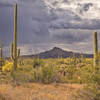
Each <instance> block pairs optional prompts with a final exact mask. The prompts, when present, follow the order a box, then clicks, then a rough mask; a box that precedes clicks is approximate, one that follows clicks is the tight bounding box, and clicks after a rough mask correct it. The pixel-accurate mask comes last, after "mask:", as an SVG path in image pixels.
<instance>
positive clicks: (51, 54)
mask: <svg viewBox="0 0 100 100" xmlns="http://www.w3.org/2000/svg"><path fill="white" fill-rule="evenodd" d="M73 55H74V56H75V57H80V56H81V55H83V56H84V57H86V58H93V54H86V53H83V54H82V53H77V52H73V51H66V50H63V49H61V48H59V47H54V48H52V49H50V50H47V51H44V52H41V53H39V54H36V55H23V56H22V57H28V58H34V57H39V58H43V59H47V58H58V57H62V58H67V57H73Z"/></svg>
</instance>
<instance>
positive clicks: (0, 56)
mask: <svg viewBox="0 0 100 100" xmlns="http://www.w3.org/2000/svg"><path fill="white" fill-rule="evenodd" d="M2 66H3V42H2V40H1V48H0V68H2Z"/></svg>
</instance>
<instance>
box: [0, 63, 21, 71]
mask: <svg viewBox="0 0 100 100" xmlns="http://www.w3.org/2000/svg"><path fill="white" fill-rule="evenodd" d="M17 67H18V68H20V66H19V65H18V66H17ZM12 68H13V63H12V62H6V64H5V65H4V66H3V67H2V71H3V72H10V71H11V70H12Z"/></svg>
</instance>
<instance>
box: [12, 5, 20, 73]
mask: <svg viewBox="0 0 100 100" xmlns="http://www.w3.org/2000/svg"><path fill="white" fill-rule="evenodd" d="M19 55H20V49H19V50H18V49H17V4H15V7H14V41H13V43H12V45H11V58H12V60H13V71H15V70H16V68H17V61H18V57H19Z"/></svg>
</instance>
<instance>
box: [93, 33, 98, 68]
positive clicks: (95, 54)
mask: <svg viewBox="0 0 100 100" xmlns="http://www.w3.org/2000/svg"><path fill="white" fill-rule="evenodd" d="M93 37H94V67H96V66H98V35H97V32H94V36H93Z"/></svg>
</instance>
